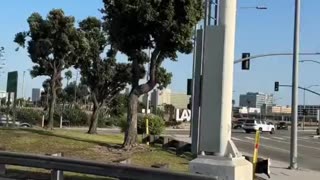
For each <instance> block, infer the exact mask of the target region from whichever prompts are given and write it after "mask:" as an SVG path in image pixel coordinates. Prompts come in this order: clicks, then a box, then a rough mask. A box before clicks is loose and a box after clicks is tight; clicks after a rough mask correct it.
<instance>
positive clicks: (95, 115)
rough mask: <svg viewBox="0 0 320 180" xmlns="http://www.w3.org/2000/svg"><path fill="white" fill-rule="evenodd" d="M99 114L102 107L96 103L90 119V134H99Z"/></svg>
mask: <svg viewBox="0 0 320 180" xmlns="http://www.w3.org/2000/svg"><path fill="white" fill-rule="evenodd" d="M99 113H100V107H99V105H97V104H95V103H94V105H93V111H92V115H91V118H90V127H89V131H88V134H97V125H98V118H99Z"/></svg>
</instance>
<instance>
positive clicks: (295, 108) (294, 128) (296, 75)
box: [290, 0, 300, 169]
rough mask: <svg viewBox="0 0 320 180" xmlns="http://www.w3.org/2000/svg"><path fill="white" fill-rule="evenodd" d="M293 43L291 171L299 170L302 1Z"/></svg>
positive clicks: (295, 23) (295, 25)
mask: <svg viewBox="0 0 320 180" xmlns="http://www.w3.org/2000/svg"><path fill="white" fill-rule="evenodd" d="M294 19H295V20H294V42H293V44H294V45H293V68H292V109H291V116H292V118H291V121H292V122H291V125H292V127H291V144H290V169H297V168H298V162H297V159H298V146H297V144H298V131H297V129H298V126H297V125H298V86H299V85H298V84H299V82H298V81H299V52H300V0H295V18H294Z"/></svg>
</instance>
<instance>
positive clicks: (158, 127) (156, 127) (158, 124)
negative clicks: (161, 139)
mask: <svg viewBox="0 0 320 180" xmlns="http://www.w3.org/2000/svg"><path fill="white" fill-rule="evenodd" d="M146 118H148V121H149V133H150V134H152V135H160V134H161V133H162V132H163V130H164V128H165V123H164V120H163V119H162V118H161V117H159V116H156V115H147V116H146V115H143V114H139V115H138V122H137V128H138V129H137V130H138V134H143V133H146ZM119 126H120V128H121V131H122V132H125V131H126V130H127V128H128V123H127V120H126V118H122V119H121V120H120V124H119Z"/></svg>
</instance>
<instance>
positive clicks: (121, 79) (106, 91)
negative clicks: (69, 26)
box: [78, 17, 130, 134]
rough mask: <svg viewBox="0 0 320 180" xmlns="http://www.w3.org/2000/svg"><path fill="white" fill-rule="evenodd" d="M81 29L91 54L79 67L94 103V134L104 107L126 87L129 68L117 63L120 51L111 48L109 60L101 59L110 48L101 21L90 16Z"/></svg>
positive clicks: (108, 54) (90, 129) (91, 119)
mask: <svg viewBox="0 0 320 180" xmlns="http://www.w3.org/2000/svg"><path fill="white" fill-rule="evenodd" d="M79 27H80V30H81V31H83V32H84V33H85V37H86V38H87V40H88V43H89V47H90V49H89V53H87V54H86V55H85V56H82V58H81V59H80V61H79V64H78V67H79V68H80V70H81V76H82V82H83V83H84V84H86V85H87V86H88V87H89V89H90V93H91V96H92V101H93V112H92V115H91V118H90V127H89V130H88V133H89V134H95V133H97V124H98V117H99V113H100V110H101V108H102V107H103V106H107V107H108V106H109V105H110V103H111V102H112V101H113V100H114V98H116V97H117V95H119V93H120V91H122V90H123V89H124V88H125V87H126V85H127V82H128V79H129V77H130V73H129V71H128V68H129V66H128V65H127V64H123V63H117V62H116V59H115V56H116V53H117V52H116V51H115V50H114V49H113V48H112V47H111V48H110V50H109V51H108V53H107V57H106V58H101V54H102V53H103V52H104V51H105V48H106V46H107V37H106V33H105V32H104V31H103V29H102V22H101V21H100V20H98V19H97V18H94V17H88V18H87V19H85V20H83V21H81V22H80V24H79Z"/></svg>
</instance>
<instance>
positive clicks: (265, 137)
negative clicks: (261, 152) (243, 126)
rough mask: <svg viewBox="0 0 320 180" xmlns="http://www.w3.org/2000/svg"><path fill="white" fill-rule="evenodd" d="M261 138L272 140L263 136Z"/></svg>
mask: <svg viewBox="0 0 320 180" xmlns="http://www.w3.org/2000/svg"><path fill="white" fill-rule="evenodd" d="M260 138H261V139H267V140H270V138H267V137H263V136H261V137H260Z"/></svg>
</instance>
